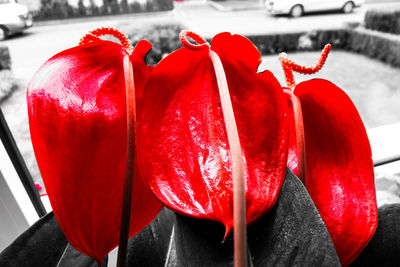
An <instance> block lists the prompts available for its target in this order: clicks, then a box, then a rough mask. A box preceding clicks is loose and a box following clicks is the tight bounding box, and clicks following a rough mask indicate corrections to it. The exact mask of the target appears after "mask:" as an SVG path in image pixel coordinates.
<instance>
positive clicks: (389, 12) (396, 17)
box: [364, 7, 400, 34]
mask: <svg viewBox="0 0 400 267" xmlns="http://www.w3.org/2000/svg"><path fill="white" fill-rule="evenodd" d="M364 25H365V27H366V28H367V29H371V30H376V31H381V32H388V33H395V34H400V9H393V8H392V7H391V8H390V9H388V8H385V9H382V8H381V9H374V10H368V11H367V13H366V14H365V18H364Z"/></svg>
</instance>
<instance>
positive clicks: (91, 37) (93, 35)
mask: <svg viewBox="0 0 400 267" xmlns="http://www.w3.org/2000/svg"><path fill="white" fill-rule="evenodd" d="M103 35H111V36H113V37H115V38H117V39H118V40H119V41H120V42H121V45H122V46H123V47H124V48H125V50H126V52H127V53H128V54H129V55H130V54H132V52H133V46H132V44H131V42H130V41H129V39H128V37H127V36H126V35H125V34H123V33H121V32H120V31H118V30H116V29H114V28H98V29H95V30H93V31H90V32H89V33H87V34H85V35H84V36H83V37H82V38H81V40H80V41H79V45H85V44H87V43H90V42H93V41H95V40H99V39H100V36H103Z"/></svg>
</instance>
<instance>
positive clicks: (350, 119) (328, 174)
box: [281, 45, 377, 265]
mask: <svg viewBox="0 0 400 267" xmlns="http://www.w3.org/2000/svg"><path fill="white" fill-rule="evenodd" d="M329 50H330V46H329V45H328V46H326V47H325V48H324V50H323V53H322V56H321V59H320V61H319V63H318V64H317V65H316V66H315V67H313V68H306V67H303V66H299V65H296V64H295V63H294V62H293V61H291V60H289V59H288V58H287V57H286V55H285V54H283V55H281V62H282V65H283V68H284V70H285V75H286V80H287V82H288V87H289V88H287V89H284V91H285V93H286V95H287V98H288V103H289V109H290V112H289V113H290V124H291V126H290V133H289V136H290V137H289V157H288V166H289V167H290V168H291V169H292V170H293V171H294V172H295V173H296V174H297V175H298V176H299V177H300V179H301V180H302V181H303V182H304V183H305V185H306V188H307V190H308V192H309V193H310V195H311V197H312V199H313V201H314V202H315V205H316V206H317V208H318V210H319V212H320V214H321V216H322V219H323V220H324V222H325V224H326V226H327V228H328V231H329V233H330V235H331V237H332V240H333V243H334V245H335V247H336V250H337V253H338V256H339V258H340V261H341V263H342V264H343V265H348V264H350V263H351V262H352V261H353V260H354V259H355V258H356V257H357V256H358V255H359V254H360V252H361V251H362V250H363V249H364V247H365V246H366V245H367V243H368V242H369V240H370V239H371V238H372V236H373V234H374V232H375V229H376V226H377V204H376V199H375V185H374V169H373V162H372V155H371V148H370V144H369V141H368V137H367V133H366V131H365V128H364V125H363V123H362V121H361V118H360V116H359V114H358V112H357V110H356V108H355V106H354V105H353V103H352V102H351V100H350V98H349V97H348V96H347V95H346V94H345V93H344V92H343V91H342V90H341V89H340V88H339V87H337V86H336V85H334V84H332V83H331V82H329V81H326V80H322V79H314V80H309V81H305V82H302V83H300V84H298V85H295V83H294V79H293V74H292V71H293V70H294V71H297V72H300V73H304V74H310V73H314V72H317V71H318V70H319V69H320V68H321V67H322V65H323V64H324V62H325V59H326V57H327V54H328V52H329Z"/></svg>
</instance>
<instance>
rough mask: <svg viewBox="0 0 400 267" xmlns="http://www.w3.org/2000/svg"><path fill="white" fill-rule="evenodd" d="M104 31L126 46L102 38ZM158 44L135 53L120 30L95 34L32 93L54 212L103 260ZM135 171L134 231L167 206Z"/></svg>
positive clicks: (46, 72) (115, 226)
mask: <svg viewBox="0 0 400 267" xmlns="http://www.w3.org/2000/svg"><path fill="white" fill-rule="evenodd" d="M104 34H111V35H113V36H114V37H116V38H118V39H119V40H120V41H121V44H122V45H120V44H117V43H113V42H110V41H103V40H101V39H100V38H99V36H101V35H104ZM150 48H151V44H150V43H148V42H146V41H141V42H139V43H138V44H137V45H136V47H135V49H134V50H133V48H132V46H131V45H130V43H129V41H128V39H127V38H126V37H125V36H124V35H123V34H121V33H119V32H118V31H116V30H114V29H110V28H102V29H98V30H95V31H92V32H91V33H89V34H88V35H86V36H85V37H84V38H83V39H82V40H81V43H80V45H79V46H77V47H74V48H71V49H68V50H65V51H62V52H61V53H59V54H57V55H55V56H53V57H52V58H50V59H49V60H48V61H47V62H46V63H44V64H43V65H42V66H41V68H40V69H39V70H38V71H37V72H36V74H35V75H34V77H33V79H32V81H31V82H30V83H29V86H28V90H27V101H28V114H29V123H30V131H31V137H32V143H33V147H34V150H35V155H36V159H37V161H38V164H39V168H40V171H41V174H42V177H43V181H44V183H45V186H46V190H47V193H48V195H49V198H50V202H51V205H52V207H53V210H54V214H55V216H56V217H57V220H58V222H59V224H60V227H61V229H62V230H63V232H64V234H65V236H66V237H67V239H68V240H69V242H70V243H71V244H72V245H73V246H74V247H75V248H76V249H78V250H79V251H81V252H83V253H85V254H86V255H89V256H91V257H93V258H95V259H96V260H97V261H98V262H99V263H101V261H102V260H103V257H104V256H105V255H106V254H107V253H108V252H109V251H110V250H111V249H113V248H114V247H115V246H117V245H118V238H119V233H120V224H121V210H122V198H123V192H124V180H125V173H126V167H127V155H128V151H133V152H132V153H133V155H134V154H135V150H136V149H135V147H133V149H132V147H128V136H129V135H130V134H129V133H133V135H132V136H129V138H130V140H131V141H130V143H132V140H134V139H135V138H136V137H135V136H134V133H135V131H134V129H131V130H127V129H128V125H129V124H130V125H133V127H132V128H134V125H135V122H134V120H135V117H136V116H135V106H136V105H135V102H136V103H137V104H138V105H140V103H141V96H142V94H143V88H144V84H145V82H146V81H147V77H148V76H149V75H150V72H151V70H152V68H151V67H149V66H147V65H146V64H145V62H144V57H145V55H146V53H147V52H148V51H149V50H150ZM127 95H128V97H129V99H128V98H127ZM132 100H133V101H134V102H133V103H132V102H131V101H132ZM128 107H130V108H128ZM128 111H129V114H128ZM128 120H129V121H128ZM131 120H132V121H131ZM133 143H134V142H133ZM128 158H129V157H128ZM131 158H132V157H131ZM132 164H135V165H136V161H135V162H134V163H132ZM132 169H134V174H133V173H132V179H133V197H132V201H131V204H132V206H131V207H132V209H131V223H130V229H129V235H130V236H132V235H134V234H135V233H137V232H138V231H140V230H141V229H142V228H144V227H145V226H146V225H147V224H148V223H149V222H151V220H152V219H153V218H154V217H155V216H156V215H157V213H158V212H159V210H160V209H161V204H160V203H159V201H158V200H157V199H156V198H155V197H154V196H153V194H152V193H151V191H150V190H149V188H148V187H147V186H146V185H145V183H144V182H143V181H142V179H141V177H140V176H141V174H140V173H139V172H138V168H136V167H135V168H133V166H132Z"/></svg>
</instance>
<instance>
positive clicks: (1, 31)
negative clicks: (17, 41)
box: [0, 0, 33, 40]
mask: <svg viewBox="0 0 400 267" xmlns="http://www.w3.org/2000/svg"><path fill="white" fill-rule="evenodd" d="M32 25H33V21H32V15H31V14H30V13H29V11H28V8H27V7H26V6H24V5H21V4H19V3H17V1H16V0H0V40H4V39H5V38H7V36H9V35H11V34H14V33H18V32H22V31H23V30H25V29H26V28H29V27H31V26H32Z"/></svg>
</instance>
